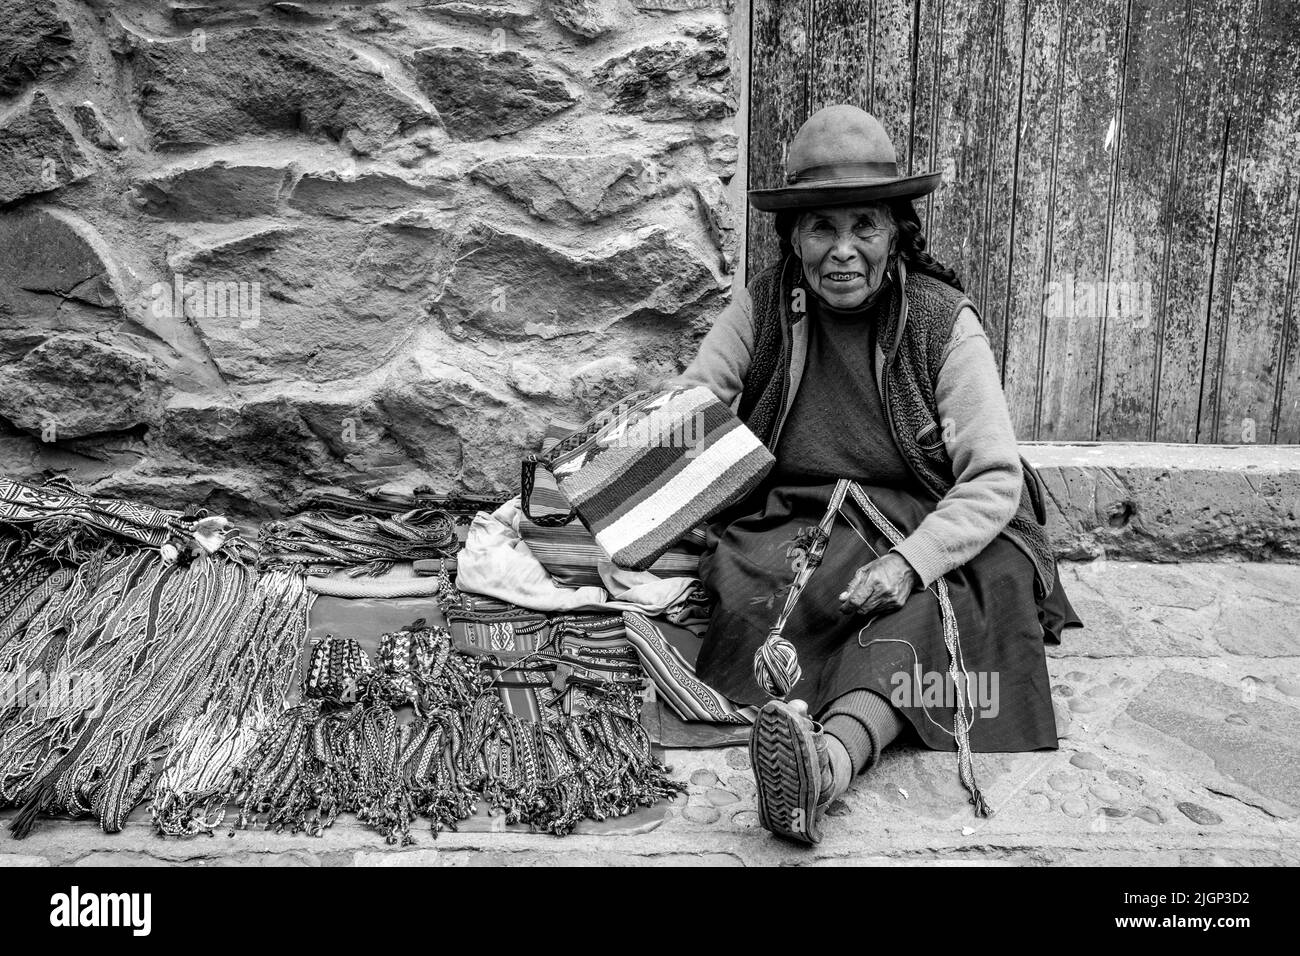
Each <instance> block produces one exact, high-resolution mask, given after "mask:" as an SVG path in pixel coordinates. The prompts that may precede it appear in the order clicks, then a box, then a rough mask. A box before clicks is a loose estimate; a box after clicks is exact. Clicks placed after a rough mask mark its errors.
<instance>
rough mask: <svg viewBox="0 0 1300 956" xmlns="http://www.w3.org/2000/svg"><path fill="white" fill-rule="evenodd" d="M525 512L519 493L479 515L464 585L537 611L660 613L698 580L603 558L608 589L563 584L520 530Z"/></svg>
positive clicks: (461, 569) (462, 565)
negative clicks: (631, 567) (663, 574)
mask: <svg viewBox="0 0 1300 956" xmlns="http://www.w3.org/2000/svg"><path fill="white" fill-rule="evenodd" d="M521 515H522V510H521V509H520V507H519V499H518V498H513V499H511V500H510V501H507V502H506V503H505V504H503V505H502V506H501V507H500V508H498V509H497V510H496V511H494V512H493V513H492V514H488V513H487V512H486V511H480V512H479V513H478V514H476V515H475V516H474V520H473V521H472V522H471V523H470V526H469V534H468V535H467V536H466V538H465V546H464V547H463V548H462V549H461V550H460V552H459V553H458V554H457V555H456V558H457V564H458V566H457V573H456V586H457V587H458V588H460V589H461V590H462V591H469V592H471V593H474V594H484V595H487V596H488V597H494V598H497V599H498V600H501V601H509V602H510V603H511V604H516V605H518V606H519V607H523V608H528V609H529V610H532V611H548V612H549V611H641V612H642V613H645V614H649V615H651V616H654V615H657V614H662V613H663V612H664V611H665V610H667V609H668V608H670V607H672V606H673V605H675V604H679V603H681V601H682V600H683V599H684V597H685V595H686V593H687V592H688V591H689V590H690V588H691V586H692V585H693V584H694V583H695V578H661V577H658V576H657V575H654V574H651V573H650V572H649V571H629V570H627V569H625V568H619V567H616V566H615V565H614V564H613V563H612V562H608V561H603V562H601V564H600V566H599V571H600V577H601V580H602V581H604V582H605V584H606V586H607V587H609V590H608V591H606V590H605V588H598V587H594V586H588V587H581V588H567V587H562V586H561V585H559V584H556V583H555V579H554V578H552V577H551V575H550V573H549V572H547V570H546V568H544V567H543V566H542V563H541V562H540V561H538V560H537V558H536V557H534V556H533V553H532V552H531V551H530V550H528V545H527V543H525V542H524V539H523V538H521V537H520V536H519V519H520V516H521Z"/></svg>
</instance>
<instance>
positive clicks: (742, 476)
mask: <svg viewBox="0 0 1300 956" xmlns="http://www.w3.org/2000/svg"><path fill="white" fill-rule="evenodd" d="M774 463H775V459H774V458H773V456H772V453H771V452H770V451H769V450H768V449H767V448H766V447H765V446H764V445H763V443H762V442H761V441H759V440H758V437H757V436H755V435H754V433H753V432H751V431H750V430H749V429H748V428H746V427H745V425H744V423H742V422H741V421H740V419H739V418H737V417H736V415H735V413H734V412H732V410H731V409H730V408H728V407H727V406H726V405H724V404H723V403H722V402H720V401H718V399H717V398H716V397H715V396H714V394H713V393H712V392H710V391H709V390H708V389H707V388H704V387H702V386H701V387H674V388H669V389H665V390H663V391H660V392H654V393H649V394H647V393H645V392H638V393H634V394H633V395H630V396H628V397H627V398H625V399H623V400H622V401H620V402H618V403H616V404H614V405H612V406H610V407H609V408H607V409H605V410H604V411H603V412H601V413H600V414H599V415H596V416H595V417H594V418H592V419H591V420H590V421H588V422H587V423H586V424H585V425H583V426H582V428H580V429H578V430H577V431H576V432H574V433H573V434H572V435H570V436H569V437H568V438H566V439H564V440H563V441H561V442H559V443H558V444H557V445H556V446H555V447H554V448H553V449H551V451H550V452H548V453H547V454H545V455H529V456H528V457H527V458H525V459H524V463H523V470H522V476H521V483H522V489H521V495H520V504H521V506H522V508H523V512H524V515H525V516H526V517H528V518H529V519H531V520H532V521H534V522H535V523H537V524H540V525H547V524H567V523H568V522H569V521H572V520H573V518H574V517H575V516H576V517H577V518H578V519H579V520H580V521H581V522H582V523H583V525H585V526H586V527H587V530H589V531H590V532H591V533H592V535H593V536H595V538H596V542H597V543H598V544H599V545H600V546H601V547H602V548H604V549H605V552H606V553H607V554H608V555H609V556H610V559H611V560H612V561H613V562H614V563H615V564H617V565H620V566H621V567H625V568H633V569H635V570H645V569H646V568H648V567H649V566H650V565H651V564H653V563H654V561H655V559H656V558H658V557H659V556H660V555H661V554H663V553H664V552H665V551H667V550H668V549H669V548H671V547H672V546H673V544H674V543H675V542H677V541H678V540H679V539H680V538H682V537H683V536H684V535H686V534H687V533H688V532H689V531H690V530H691V528H692V527H694V526H695V525H697V524H699V523H700V522H701V521H707V520H708V519H709V518H711V517H713V516H714V515H716V514H717V513H718V512H720V511H722V510H723V509H725V508H727V507H729V506H730V505H733V504H735V503H736V502H737V501H739V500H740V499H741V498H743V497H744V496H745V495H747V494H749V492H750V491H752V490H753V489H754V488H755V487H756V486H757V485H758V483H759V482H760V481H762V480H763V476H764V475H766V474H767V472H768V471H769V470H771V468H772V465H773V464H774ZM538 467H542V468H545V469H546V470H548V471H550V472H551V474H553V475H554V476H555V480H556V482H557V483H558V484H559V487H560V492H561V493H562V494H563V495H564V497H565V498H567V499H568V501H569V504H570V505H571V506H572V510H571V511H570V512H569V513H568V514H567V515H544V516H540V515H539V516H537V517H534V516H533V515H532V514H531V513H530V510H529V503H530V498H531V495H532V489H533V484H534V481H535V476H536V471H537V468H538Z"/></svg>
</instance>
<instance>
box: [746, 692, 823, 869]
mask: <svg viewBox="0 0 1300 956" xmlns="http://www.w3.org/2000/svg"><path fill="white" fill-rule="evenodd" d="M796 704H797V706H792V705H791V704H788V703H786V702H785V701H781V700H772V701H768V702H767V703H766V704H764V705H763V708H762V710H760V711H759V713H758V718H757V719H756V720H755V721H754V729H753V731H752V732H751V733H750V736H749V757H750V760H751V762H752V763H753V765H754V779H755V781H756V783H757V789H758V816H759V819H760V820H761V821H762V824H763V826H764V827H765V828H766V829H768V830H770V831H771V832H772V833H775V834H776V835H777V836H781V837H785V838H787V839H789V840H795V841H798V842H800V843H808V844H817V843H820V842H821V839H822V835H821V827H820V820H819V815H820V810H821V806H820V804H821V797H822V788H823V786H822V768H821V756H820V754H819V751H818V747H817V725H816V724H814V723H813V722H812V721H811V720H810V719H809V718H808V713H807V708H806V707H805V708H803V709H802V710H801V709H799V708H800V706H801V703H800V702H796Z"/></svg>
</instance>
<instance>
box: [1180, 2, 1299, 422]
mask: <svg viewBox="0 0 1300 956" xmlns="http://www.w3.org/2000/svg"><path fill="white" fill-rule="evenodd" d="M1258 9H1259V15H1258V17H1257V18H1256V19H1255V23H1254V27H1253V30H1254V32H1253V36H1251V38H1250V40H1249V41H1248V47H1249V49H1250V51H1251V62H1250V66H1249V68H1248V69H1247V70H1246V72H1245V74H1244V75H1245V84H1244V91H1243V99H1242V101H1241V103H1240V105H1239V107H1238V108H1237V110H1236V112H1235V113H1234V117H1233V127H1234V129H1233V132H1232V134H1231V141H1234V142H1232V145H1235V146H1236V155H1237V156H1238V157H1239V162H1238V163H1237V164H1235V165H1234V166H1233V167H1232V168H1231V169H1230V174H1229V176H1227V177H1225V183H1224V189H1225V193H1227V192H1229V191H1230V192H1231V194H1232V195H1233V196H1234V202H1233V205H1232V218H1231V220H1230V222H1231V225H1230V227H1229V228H1230V231H1231V235H1230V237H1229V242H1228V243H1227V247H1228V248H1229V249H1230V250H1231V252H1230V253H1229V254H1227V255H1223V254H1222V253H1223V252H1224V248H1225V247H1224V243H1223V242H1222V241H1221V242H1220V253H1221V254H1220V255H1219V256H1218V257H1216V263H1215V292H1214V301H1213V303H1212V306H1211V319H1212V321H1215V322H1221V323H1222V325H1221V328H1222V333H1221V335H1220V336H1219V337H1218V341H1217V343H1216V344H1217V345H1218V351H1217V355H1215V353H1211V355H1212V356H1213V357H1214V358H1215V359H1216V360H1217V362H1218V368H1217V369H1216V368H1213V367H1211V368H1207V381H1208V382H1209V383H1210V384H1209V386H1208V388H1207V392H1208V395H1207V397H1208V398H1210V399H1212V400H1210V401H1203V403H1202V416H1201V436H1200V437H1201V440H1202V441H1204V440H1206V433H1207V431H1208V433H1209V440H1210V441H1215V442H1227V443H1235V442H1242V441H1252V440H1253V441H1269V440H1271V439H1272V437H1273V422H1274V420H1275V419H1277V421H1278V425H1279V433H1280V432H1281V431H1282V428H1281V425H1282V422H1283V420H1285V421H1287V423H1288V424H1287V427H1286V431H1288V432H1291V431H1292V429H1291V425H1290V422H1291V420H1292V416H1291V415H1284V414H1282V413H1283V412H1285V411H1286V403H1287V402H1288V401H1291V402H1293V401H1294V392H1293V390H1290V389H1287V388H1286V387H1285V386H1286V380H1287V378H1288V377H1289V375H1288V372H1287V368H1286V363H1285V361H1284V360H1285V358H1286V354H1285V353H1286V350H1287V348H1288V342H1287V339H1288V338H1289V330H1288V328H1287V324H1288V309H1287V306H1288V305H1289V298H1288V293H1289V292H1290V291H1291V290H1292V289H1293V281H1292V277H1293V275H1294V262H1295V257H1296V248H1295V244H1296V235H1297V234H1296V230H1295V226H1294V224H1295V217H1296V216H1297V214H1298V212H1297V203H1298V198H1297V197H1298V195H1300V186H1298V185H1297V182H1296V177H1297V175H1298V173H1297V170H1296V162H1295V157H1296V152H1297V149H1300V134H1298V133H1297V123H1296V116H1297V112H1298V111H1300V95H1298V92H1297V84H1298V82H1300V81H1298V79H1297V76H1298V73H1300V7H1297V5H1296V4H1295V3H1292V2H1290V0H1261V2H1260V4H1259V8H1258ZM1279 382H1282V387H1281V389H1280V391H1281V392H1282V394H1281V395H1279ZM1288 393H1290V394H1288ZM1279 399H1280V400H1281V401H1282V403H1283V406H1282V407H1278V402H1279ZM1275 413H1277V414H1275Z"/></svg>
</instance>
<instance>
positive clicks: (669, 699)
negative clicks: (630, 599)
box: [623, 611, 756, 724]
mask: <svg viewBox="0 0 1300 956" xmlns="http://www.w3.org/2000/svg"><path fill="white" fill-rule="evenodd" d="M623 622H624V624H625V625H626V626H627V637H628V640H629V641H631V642H632V646H633V647H635V648H636V651H637V654H638V655H640V658H641V666H642V667H644V668H645V670H646V673H647V674H649V675H650V679H651V680H653V681H654V684H655V690H656V692H657V693H658V694H659V695H660V696H661V697H663V699H664V701H665V702H666V703H667V704H668V706H669V707H671V708H672V710H673V712H674V713H676V714H677V716H678V717H680V718H682V720H700V721H709V722H711V723H716V724H750V723H753V721H754V716H755V713H756V708H753V707H737V706H736V705H735V704H733V703H732V702H731V701H730V700H728V699H727V698H726V697H723V696H722V695H721V694H719V693H718V692H717V691H715V690H714V689H713V688H712V687H710V686H709V685H708V684H706V683H704V682H703V681H702V680H700V679H699V678H698V677H696V676H695V668H694V667H692V666H691V665H690V664H688V663H687V662H686V660H685V659H684V658H683V657H682V656H681V654H680V653H678V651H677V649H676V648H675V647H673V646H672V645H671V644H669V643H668V641H667V640H665V638H664V636H663V635H662V634H661V633H659V631H658V630H657V629H656V628H655V626H654V622H653V621H651V620H650V619H648V618H647V617H646V616H645V615H644V614H639V613H637V612H635V611H628V612H625V613H624V615H623Z"/></svg>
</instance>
